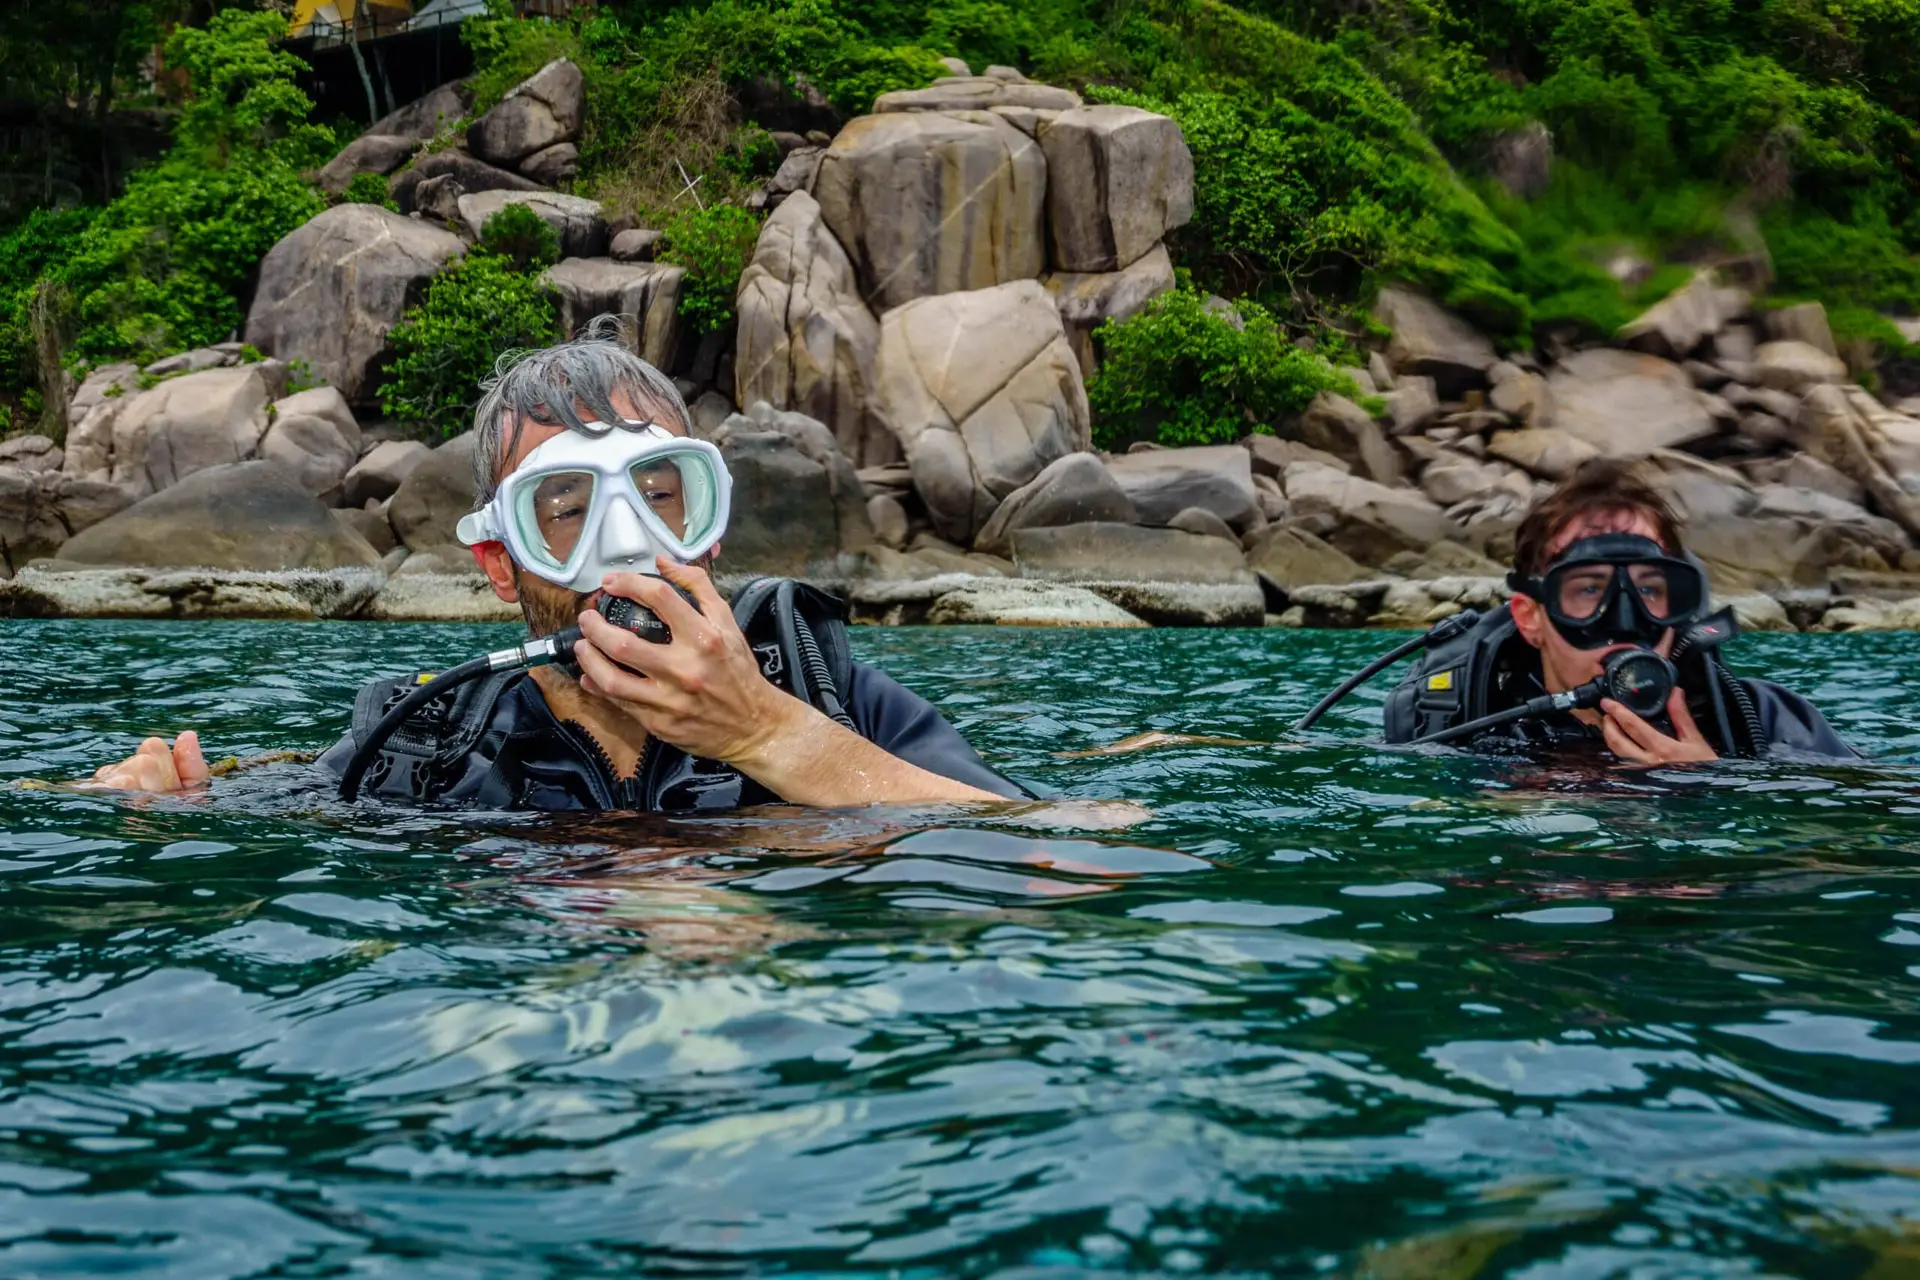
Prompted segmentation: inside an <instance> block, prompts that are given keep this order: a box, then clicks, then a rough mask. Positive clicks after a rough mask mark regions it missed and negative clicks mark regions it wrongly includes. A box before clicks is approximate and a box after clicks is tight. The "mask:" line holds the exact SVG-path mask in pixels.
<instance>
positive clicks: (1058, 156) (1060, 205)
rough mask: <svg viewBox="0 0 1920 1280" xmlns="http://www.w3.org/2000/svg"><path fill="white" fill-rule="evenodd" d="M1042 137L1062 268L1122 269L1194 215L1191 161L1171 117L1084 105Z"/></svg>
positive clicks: (1043, 130) (1045, 127)
mask: <svg viewBox="0 0 1920 1280" xmlns="http://www.w3.org/2000/svg"><path fill="white" fill-rule="evenodd" d="M1039 137H1040V147H1041V149H1042V150H1043V151H1045V152H1046V156H1047V229H1048V231H1049V232H1050V233H1051V235H1052V239H1053V263H1054V266H1055V267H1056V268H1058V269H1059V270H1061V271H1075V272H1083V271H1119V270H1121V269H1122V268H1125V267H1127V266H1130V265H1131V264H1133V263H1135V262H1138V261H1139V260H1140V259H1141V258H1142V257H1143V256H1145V255H1146V253H1147V252H1148V251H1149V250H1151V249H1152V248H1153V247H1154V246H1155V245H1157V244H1159V243H1160V241H1161V240H1162V239H1163V238H1164V237H1165V236H1166V234H1167V233H1168V232H1169V231H1172V230H1174V229H1175V228H1176V227H1184V226H1185V225H1186V224H1187V222H1188V221H1189V220H1190V219H1191V218H1192V217H1193V156H1192V154H1191V153H1190V152H1189V151H1188V150H1187V140H1186V138H1185V137H1183V136H1182V135H1181V133H1180V126H1179V125H1177V124H1175V123H1174V122H1173V121H1172V120H1170V119H1168V118H1167V117H1166V116H1163V115H1156V114H1154V113H1153V112H1151V111H1143V110H1141V109H1140V108H1139V107H1122V106H1095V107H1081V108H1079V109H1077V110H1073V111H1064V112H1062V113H1061V114H1060V115H1058V116H1056V117H1054V118H1053V119H1052V120H1050V121H1048V122H1047V123H1045V124H1042V125H1041V126H1040V127H1039Z"/></svg>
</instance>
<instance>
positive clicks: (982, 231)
mask: <svg viewBox="0 0 1920 1280" xmlns="http://www.w3.org/2000/svg"><path fill="white" fill-rule="evenodd" d="M1046 179H1047V165H1046V159H1045V157H1044V156H1043V155H1042V153H1041V150H1040V146H1039V144H1038V143H1036V142H1035V141H1034V140H1033V139H1032V138H1030V137H1028V136H1027V135H1026V134H1024V133H1022V132H1020V130H1019V129H1017V128H1015V127H1014V126H1013V125H1012V124H1010V123H1008V122H1007V121H1006V120H1005V119H1003V118H1002V117H1000V116H997V115H994V114H992V113H991V112H983V111H972V112H962V113H954V112H945V111H929V112H917V111H903V112H896V113H890V114H883V115H873V116H862V117H861V118H860V119H857V120H854V121H852V122H851V123H849V124H848V125H847V127H846V128H845V129H843V130H841V131H840V134H839V136H838V137H836V138H835V139H834V140H833V145H831V146H829V147H828V148H827V150H826V153H825V154H824V155H822V156H821V157H820V169H819V172H818V174H817V175H816V176H815V178H814V184H813V195H814V198H815V199H816V200H818V201H819V203H820V208H821V214H822V216H823V217H824V219H825V220H826V224H827V226H828V227H830V228H831V229H832V231H833V234H834V236H835V237H836V238H837V239H838V240H839V241H840V243H841V245H842V246H844V247H845V249H846V251H847V256H848V258H849V259H850V260H851V261H852V263H853V269H854V275H855V278H856V279H857V280H858V281H859V282H860V292H861V295H862V296H863V297H864V298H865V299H866V300H867V302H868V303H869V304H870V305H871V306H872V307H873V308H874V309H875V311H877V312H884V311H886V310H887V309H888V308H891V307H897V306H900V305H902V304H905V303H909V302H912V301H914V300H916V299H923V298H927V297H930V296H933V295H937V294H944V293H956V292H964V291H969V290H979V289H984V288H988V287H991V286H993V285H998V284H1004V283H1006V282H1008V281H1012V280H1021V279H1035V278H1038V277H1039V275H1040V273H1041V272H1042V271H1043V270H1044V269H1045V268H1046V228H1045V216H1044V215H1045V206H1046V192H1047V181H1046Z"/></svg>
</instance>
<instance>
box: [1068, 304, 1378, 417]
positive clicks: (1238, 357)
mask: <svg viewBox="0 0 1920 1280" xmlns="http://www.w3.org/2000/svg"><path fill="white" fill-rule="evenodd" d="M1096 337H1097V338H1098V340H1099V341H1100V343H1101V346H1102V349H1103V358H1102V363H1101V366H1100V372H1099V375H1098V376H1097V377H1095V378H1094V380H1093V383H1092V385H1091V386H1090V387H1088V389H1087V399H1088V403H1089V404H1090V406H1091V407H1092V409H1093V415H1094V443H1095V444H1097V445H1099V446H1101V447H1102V448H1116V447H1125V446H1126V445H1127V444H1128V443H1130V442H1131V441H1132V440H1134V439H1142V438H1145V439H1153V440H1157V441H1158V442H1159V443H1161V444H1165V445H1185V444H1227V443H1231V442H1232V441H1235V440H1238V439H1240V437H1242V436H1244V435H1246V434H1247V433H1248V432H1249V431H1260V432H1267V431H1272V430H1273V426H1274V424H1275V423H1278V422H1283V421H1285V420H1286V419H1287V418H1289V417H1291V416H1292V415H1293V414H1295V413H1298V412H1299V411H1300V410H1301V409H1303V408H1305V407H1306V405H1307V402H1308V401H1310V400H1312V399H1313V397H1314V396H1315V395H1316V394H1318V393H1319V392H1321V391H1344V392H1347V393H1349V394H1351V393H1352V392H1353V390H1354V388H1353V385H1352V383H1351V382H1349V381H1348V380H1347V379H1346V378H1344V377H1342V376H1340V375H1339V374H1337V373H1335V372H1334V370H1333V369H1332V368H1331V367H1329V366H1328V364H1327V362H1326V361H1325V360H1322V359H1320V358H1319V357H1317V356H1314V355H1312V354H1310V353H1308V352H1306V351H1302V350H1301V349H1300V348H1298V347H1296V346H1294V345H1293V343H1292V342H1290V341H1288V339H1287V335H1286V332H1285V330H1283V329H1282V328H1281V327H1280V325H1279V324H1278V323H1277V322H1276V321H1275V320H1274V318H1273V315H1272V313H1271V312H1269V311H1268V310H1267V309H1266V308H1265V307H1262V306H1261V305H1260V304H1259V303H1257V302H1253V301H1251V300H1247V299H1242V300H1241V301H1240V302H1238V303H1235V304H1234V305H1233V307H1232V308H1231V310H1229V309H1228V308H1227V307H1224V306H1219V305H1215V306H1209V305H1208V304H1207V298H1206V295H1205V294H1202V293H1200V292H1198V291H1197V290H1195V289H1194V288H1193V287H1192V286H1191V285H1190V284H1183V285H1182V286H1181V287H1179V288H1176V289H1175V290H1174V291H1173V292H1172V293H1168V294H1163V295H1161V296H1160V297H1159V298H1157V299H1155V300H1154V302H1153V303H1152V304H1151V305H1150V306H1148V307H1147V309H1146V310H1145V311H1143V312H1141V313H1140V314H1139V315H1137V316H1135V317H1134V318H1133V319H1131V320H1129V321H1126V322H1124V323H1120V324H1116V323H1113V322H1112V321H1109V322H1107V323H1106V324H1104V325H1102V326H1101V327H1100V329H1099V330H1098V331H1097V333H1096Z"/></svg>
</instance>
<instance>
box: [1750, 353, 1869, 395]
mask: <svg viewBox="0 0 1920 1280" xmlns="http://www.w3.org/2000/svg"><path fill="white" fill-rule="evenodd" d="M1753 363H1754V369H1755V372H1756V373H1757V374H1758V375H1759V379H1760V382H1761V384H1762V385H1764V386H1768V387H1772V388H1773V389H1774V390H1776V391H1792V392H1796V393H1798V394H1802V395H1804V394H1805V393H1806V392H1807V390H1808V389H1809V388H1811V387H1816V386H1820V385H1821V384H1823V383H1838V382H1845V381H1846V380H1847V366H1846V364H1845V363H1844V362H1842V361H1841V360H1840V358H1839V357H1838V356H1832V355H1828V354H1827V353H1826V352H1824V351H1822V350H1820V348H1818V347H1816V346H1813V345H1811V344H1810V343H1806V342H1800V341H1797V340H1788V341H1779V342H1763V343H1761V344H1760V349H1759V350H1758V351H1757V352H1755V353H1754V360H1753Z"/></svg>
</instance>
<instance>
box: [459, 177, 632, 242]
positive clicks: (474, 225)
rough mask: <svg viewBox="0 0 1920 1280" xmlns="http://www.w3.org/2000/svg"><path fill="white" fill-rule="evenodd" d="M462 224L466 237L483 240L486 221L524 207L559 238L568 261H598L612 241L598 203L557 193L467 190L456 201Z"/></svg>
mask: <svg viewBox="0 0 1920 1280" xmlns="http://www.w3.org/2000/svg"><path fill="white" fill-rule="evenodd" d="M455 204H456V206H457V207H458V208H459V210H460V221H461V223H462V224H463V225H464V226H465V227H466V229H467V234H468V235H470V236H472V237H473V238H474V239H475V240H478V239H479V238H480V232H481V230H482V229H483V228H484V227H485V226H486V225H487V219H488V218H491V217H492V216H493V215H494V214H496V213H498V212H500V211H501V210H502V209H504V208H506V207H507V206H508V205H510V204H523V205H525V206H527V208H529V209H531V210H533V211H534V212H535V213H537V214H539V215H540V220H541V221H542V222H544V223H546V224H547V225H548V226H550V227H552V228H553V231H554V234H555V235H557V236H559V237H560V254H561V256H562V257H566V258H597V257H600V256H601V255H603V254H605V253H606V251H607V242H608V240H609V239H610V237H609V235H608V233H607V219H606V215H605V214H604V213H603V212H602V211H601V208H600V202H599V201H598V200H588V199H587V198H586V197H584V196H563V195H561V194H560V193H559V192H557V191H498V190H496V191H473V190H471V189H469V190H468V192H467V194H466V195H463V196H461V197H460V198H459V199H458V200H457V201H456V202H455Z"/></svg>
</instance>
